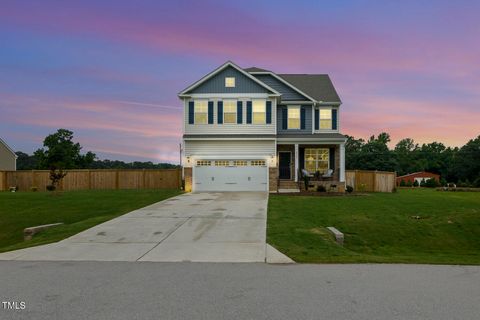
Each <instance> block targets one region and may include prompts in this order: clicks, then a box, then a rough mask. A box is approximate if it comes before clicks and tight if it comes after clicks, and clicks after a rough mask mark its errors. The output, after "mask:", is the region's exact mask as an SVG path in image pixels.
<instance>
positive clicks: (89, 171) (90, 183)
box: [87, 169, 92, 190]
mask: <svg viewBox="0 0 480 320" xmlns="http://www.w3.org/2000/svg"><path fill="white" fill-rule="evenodd" d="M87 174H88V180H87V181H88V190H92V175H91V170H90V169H88V171H87Z"/></svg>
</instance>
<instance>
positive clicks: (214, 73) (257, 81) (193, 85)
mask: <svg viewBox="0 0 480 320" xmlns="http://www.w3.org/2000/svg"><path fill="white" fill-rule="evenodd" d="M228 67H232V68H234V69H236V70H237V71H239V72H240V73H242V74H243V75H245V76H246V77H247V78H249V79H250V80H252V81H254V82H256V83H257V84H259V85H260V86H262V87H264V88H265V89H267V90H268V91H270V92H271V93H272V94H273V95H276V96H280V93H279V92H278V91H276V90H275V89H273V88H271V87H269V86H268V85H266V84H265V83H263V82H262V81H260V80H258V79H257V78H255V77H254V76H252V75H251V74H250V73H248V72H246V71H245V70H243V69H242V68H240V67H239V66H237V65H236V64H235V63H233V62H232V61H227V62H225V63H224V64H223V65H221V66H220V67H218V68H217V69H215V70H213V71H212V72H210V73H209V74H207V75H206V76H204V77H203V78H201V79H200V80H198V81H196V82H195V83H193V84H192V85H190V86H189V87H187V88H185V89H184V90H182V91H181V92H180V93H179V94H178V95H179V96H180V97H181V96H184V95H186V94H188V92H189V91H191V90H193V89H195V88H197V87H198V86H200V85H201V84H202V83H204V82H206V81H207V80H208V79H210V78H212V77H213V76H215V75H216V74H218V73H219V72H221V71H222V70H224V69H225V68H228Z"/></svg>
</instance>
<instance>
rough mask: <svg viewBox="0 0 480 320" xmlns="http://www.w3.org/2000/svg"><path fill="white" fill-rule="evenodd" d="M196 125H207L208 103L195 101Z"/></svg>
mask: <svg viewBox="0 0 480 320" xmlns="http://www.w3.org/2000/svg"><path fill="white" fill-rule="evenodd" d="M194 110H195V124H207V118H208V101H207V100H195V109H194Z"/></svg>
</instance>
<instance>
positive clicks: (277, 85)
mask: <svg viewBox="0 0 480 320" xmlns="http://www.w3.org/2000/svg"><path fill="white" fill-rule="evenodd" d="M253 76H254V77H256V78H257V79H258V80H260V81H262V82H263V83H265V84H266V85H267V86H269V87H270V88H272V89H275V90H277V91H278V92H280V93H281V94H282V100H283V101H304V100H309V99H308V98H307V97H304V96H303V95H301V94H300V93H298V92H297V91H295V90H293V89H292V88H290V87H289V86H287V85H286V84H284V83H283V82H281V81H279V80H278V79H276V78H274V77H272V76H271V75H269V74H254V75H253Z"/></svg>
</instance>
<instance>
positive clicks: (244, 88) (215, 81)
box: [188, 67, 270, 93]
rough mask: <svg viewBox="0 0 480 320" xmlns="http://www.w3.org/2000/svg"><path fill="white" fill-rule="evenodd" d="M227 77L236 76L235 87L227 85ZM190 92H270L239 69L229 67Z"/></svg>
mask: <svg viewBox="0 0 480 320" xmlns="http://www.w3.org/2000/svg"><path fill="white" fill-rule="evenodd" d="M225 77H235V87H233V88H227V87H225ZM188 93H270V92H269V90H268V89H266V88H265V87H263V86H261V85H260V84H258V83H257V82H255V81H254V80H252V79H250V78H248V77H247V76H246V75H244V74H242V73H240V72H239V71H238V70H236V69H234V68H232V67H227V68H225V69H224V70H222V71H220V72H219V73H218V74H216V75H214V76H213V77H212V78H210V79H208V80H207V81H205V82H204V83H202V84H201V85H200V86H198V87H196V88H194V89H192V90H190V91H189V92H188Z"/></svg>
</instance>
